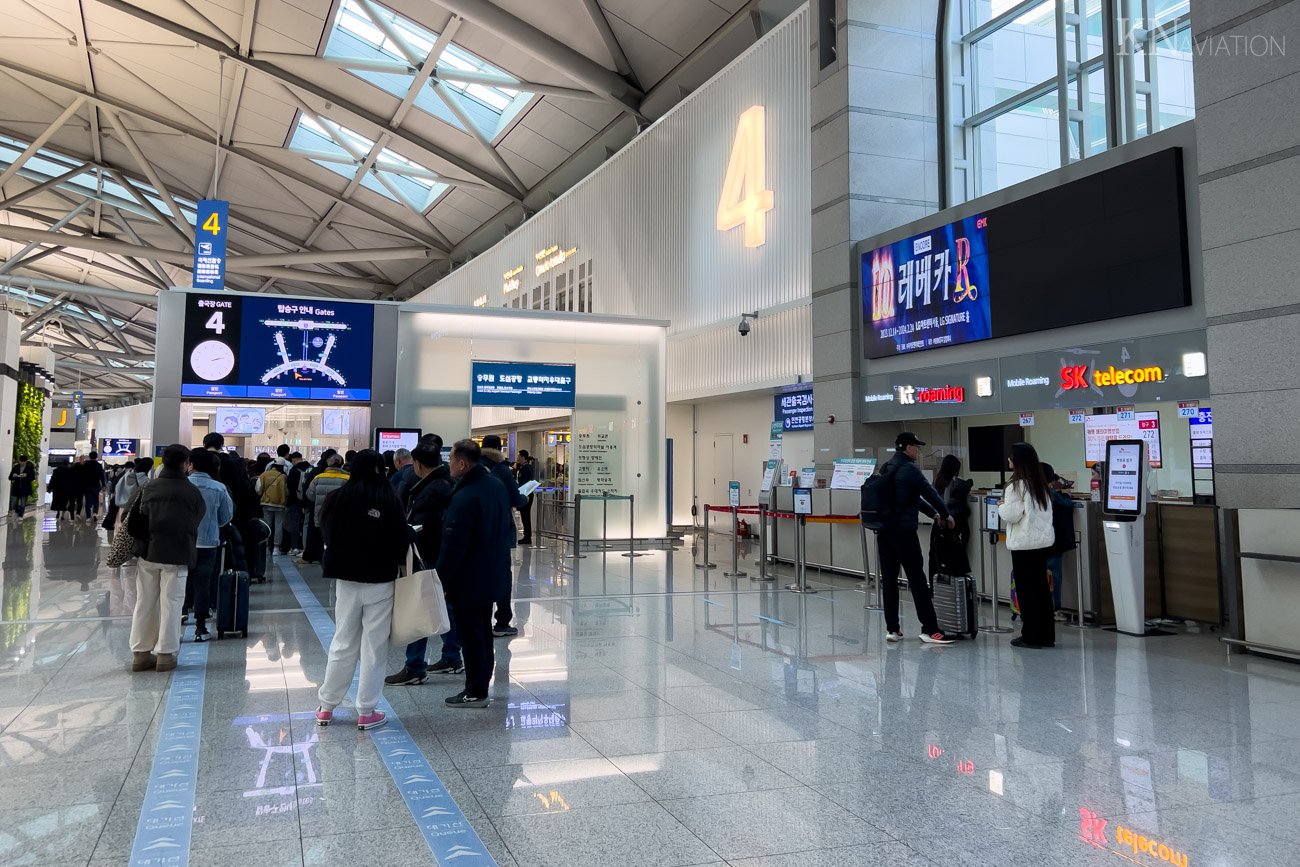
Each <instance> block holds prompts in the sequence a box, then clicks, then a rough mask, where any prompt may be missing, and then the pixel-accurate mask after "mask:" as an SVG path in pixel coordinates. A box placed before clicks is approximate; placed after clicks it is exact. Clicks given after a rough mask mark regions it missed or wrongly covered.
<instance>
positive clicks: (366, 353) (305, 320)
mask: <svg viewBox="0 0 1300 867" xmlns="http://www.w3.org/2000/svg"><path fill="white" fill-rule="evenodd" d="M373 344H374V308H373V307H371V305H369V304H356V303H346V302H339V301H333V300H331V301H323V300H319V299H293V298H266V297H255V296H243V295H235V294H231V293H223V294H220V295H200V294H196V293H188V294H187V295H186V298H185V342H184V360H183V369H182V371H181V395H182V396H184V397H213V398H221V397H239V398H260V399H266V400H315V401H334V400H369V399H370V370H371V364H372V363H373V358H372V356H373Z"/></svg>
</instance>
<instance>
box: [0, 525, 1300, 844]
mask: <svg viewBox="0 0 1300 867" xmlns="http://www.w3.org/2000/svg"><path fill="white" fill-rule="evenodd" d="M688 541H689V540H688ZM106 544H107V539H106V536H105V533H104V532H103V531H102V530H98V529H93V528H90V527H88V526H85V525H77V524H72V523H65V524H63V525H59V524H56V523H55V522H54V521H53V519H52V518H49V517H46V516H44V515H36V516H31V515H29V517H28V518H27V519H26V520H25V521H23V522H14V521H12V520H11V521H9V522H7V523H2V524H0V545H2V546H3V552H4V560H3V568H2V572H0V574H2V576H3V577H2V581H3V584H2V586H0V780H2V781H3V783H4V785H3V786H0V865H11V864H42V865H51V864H54V865H64V864H67V865H73V864H75V865H87V864H94V865H99V864H103V865H110V864H111V865H121V864H127V863H132V862H131V853H132V848H133V844H134V843H135V840H136V836H137V831H138V829H139V828H140V827H141V822H140V817H141V811H142V805H143V804H144V802H145V798H146V790H147V788H148V786H149V780H150V774H151V772H152V771H153V769H154V767H155V760H156V759H158V758H159V756H160V753H161V751H162V746H163V744H164V743H165V741H164V740H163V739H161V738H160V731H161V730H162V728H163V725H164V723H165V721H166V718H167V708H168V704H167V701H168V697H169V689H170V688H171V684H172V683H173V681H174V676H172V675H160V674H156V673H145V674H134V675H133V674H131V673H129V672H128V670H127V669H128V662H129V653H128V652H127V635H128V632H129V626H130V610H131V606H132V605H133V601H134V592H135V591H134V567H133V566H128V567H126V568H125V569H123V570H120V573H119V572H118V571H114V570H112V569H109V568H107V566H105V565H104V563H103V559H104V556H105V554H106ZM722 556H723V553H722V552H721V551H719V552H717V553H716V554H715V555H714V557H713V559H714V560H715V562H722V559H721V558H722ZM515 559H516V563H517V586H516V600H517V603H516V619H517V622H518V624H519V625H520V627H521V634H520V636H519V637H518V638H515V639H513V640H510V641H506V640H500V641H498V642H497V648H498V655H497V663H496V679H495V681H494V685H493V699H494V700H493V703H492V705H491V707H489V708H488V709H487V710H481V711H467V710H449V709H447V708H445V707H444V706H443V699H444V698H445V697H446V696H447V695H450V694H452V693H453V692H456V691H458V689H459V688H460V684H459V681H458V680H457V679H455V678H445V679H442V680H438V681H433V680H431V681H430V682H428V683H426V684H424V685H421V686H413V687H398V688H393V687H390V688H388V689H387V690H386V693H385V697H386V698H387V700H388V702H389V703H390V704H391V706H392V708H393V710H394V711H395V712H396V716H397V717H398V718H399V720H400V723H401V729H402V730H404V731H405V732H407V733H409V735H410V738H411V742H412V743H413V749H412V750H408V751H407V752H415V753H418V754H419V757H422V759H423V760H424V761H427V766H428V768H430V769H431V770H432V772H433V774H434V775H436V778H437V780H436V782H438V783H440V784H441V785H442V786H445V788H446V791H447V792H448V793H450V798H451V799H452V800H454V803H455V806H457V807H459V810H460V812H461V813H463V816H464V819H465V820H466V822H467V823H468V828H469V830H472V835H471V836H473V835H476V837H477V840H476V843H477V844H480V845H477V846H474V847H462V848H461V849H460V850H459V851H455V852H453V853H452V854H451V855H450V856H449V855H448V854H447V852H446V851H442V854H441V857H442V863H454V864H475V863H479V864H486V863H491V862H492V861H495V862H496V863H497V864H502V865H511V864H519V865H611V864H617V865H642V864H644V865H664V867H668V865H706V864H731V865H744V867H759V865H763V867H776V865H792V867H793V865H799V867H811V865H823V864H825V865H832V864H833V865H857V864H862V865H867V864H882V865H893V867H914V865H932V864H933V865H951V864H962V865H984V864H988V865H994V864H997V865H1007V864H1011V865H1035V867H1051V865H1087V864H1103V863H1115V864H1118V863H1121V861H1120V859H1122V861H1123V862H1127V863H1130V864H1132V863H1136V864H1151V865H1158V864H1164V863H1173V864H1185V865H1219V867H1232V865H1243V867H1244V865H1258V864H1264V863H1291V862H1292V861H1294V860H1295V853H1296V852H1300V830H1297V829H1298V828H1300V825H1297V823H1296V822H1295V819H1294V817H1295V815H1296V813H1297V811H1300V666H1296V665H1291V664H1287V663H1282V662H1275V661H1271V660H1266V659H1262V658H1258V657H1250V656H1240V655H1233V656H1229V655H1227V654H1226V653H1225V651H1224V648H1223V646H1222V645H1221V644H1220V643H1219V642H1218V641H1217V639H1216V637H1215V636H1213V635H1211V634H1209V633H1205V632H1201V633H1196V634H1193V633H1187V632H1183V631H1182V630H1178V634H1176V635H1173V636H1169V637H1160V638H1149V639H1137V638H1130V637H1126V636H1119V635H1116V634H1114V633H1108V632H1102V631H1098V630H1086V631H1078V630H1074V629H1068V628H1062V629H1061V630H1060V631H1059V633H1058V644H1057V647H1056V649H1055V650H1051V651H1017V650H1016V649H1014V648H1012V647H1010V646H1009V645H1008V638H1009V637H1010V636H1005V635H991V634H989V635H982V636H981V637H979V638H978V639H976V640H975V641H973V642H964V643H962V644H960V645H956V646H953V647H942V648H939V647H930V646H924V645H922V644H920V642H918V641H916V640H915V639H912V640H909V641H907V642H905V643H903V644H902V645H889V644H886V642H885V641H884V627H883V623H882V621H881V618H880V615H879V613H878V612H875V611H870V610H865V609H864V607H863V601H864V597H863V595H862V594H860V593H858V592H855V588H854V582H851V581H847V580H841V579H832V578H821V577H819V576H817V575H816V574H815V573H814V574H813V575H812V580H813V581H814V582H815V583H816V584H817V585H818V587H819V589H820V591H821V592H819V593H817V594H816V595H810V596H800V595H796V594H792V593H789V592H787V591H785V590H783V589H779V588H781V587H782V586H783V585H784V583H785V581H779V582H777V583H775V584H767V585H762V584H757V583H754V582H751V581H749V580H748V579H741V580H740V581H738V582H733V581H732V580H731V579H727V578H725V577H724V576H723V575H722V574H721V572H722V570H721V569H718V570H714V571H710V572H705V571H702V570H697V569H695V568H693V565H692V553H691V551H690V549H689V546H688V547H687V548H684V549H681V550H678V551H676V552H655V553H651V554H649V555H647V556H644V557H641V558H638V559H636V560H629V559H627V558H623V557H621V556H619V555H618V554H617V553H611V554H609V555H607V556H606V555H601V554H591V555H589V556H588V557H587V558H586V559H584V560H580V561H574V560H572V559H562V558H557V556H556V554H555V553H554V552H552V551H550V550H547V549H540V550H538V549H522V550H519V551H517V552H516V555H515ZM277 561H278V562H277V567H276V569H275V570H274V573H273V574H274V580H273V581H272V582H271V583H269V584H266V585H258V586H255V587H254V588H253V591H252V592H253V618H252V623H251V632H252V635H251V637H250V638H249V639H247V640H240V639H227V640H224V641H214V642H211V643H209V644H208V645H207V658H206V663H205V664H204V665H202V675H203V684H204V686H203V700H202V710H201V713H198V714H196V722H197V724H198V726H199V735H198V737H199V740H198V743H199V750H198V770H197V779H196V781H195V783H196V785H195V788H194V795H193V797H194V809H193V820H192V824H191V826H190V828H189V831H190V834H189V837H190V839H189V845H188V849H187V850H186V851H182V852H175V853H173V854H172V858H173V859H174V860H172V861H170V862H169V863H175V864H186V863H188V864H194V865H198V864H222V865H232V864H233V865H241V864H250V865H251V864H257V865H268V867H269V865H303V867H305V865H314V864H326V863H339V862H357V861H362V862H365V861H369V862H377V863H382V864H385V865H400V864H408V863H409V864H432V863H439V862H438V860H437V858H436V857H435V854H434V853H435V851H440V850H435V848H434V847H432V845H431V844H430V843H429V842H428V839H427V838H426V837H425V836H424V835H423V834H422V833H421V831H420V828H419V826H418V823H417V813H418V811H416V812H413V810H412V807H411V805H410V804H409V803H408V801H407V800H405V799H404V797H403V795H402V793H401V791H399V786H398V785H397V783H396V779H397V778H396V777H395V776H394V774H393V773H392V772H390V769H389V767H388V766H387V765H386V764H385V761H384V758H383V757H382V756H381V754H380V750H379V749H377V747H376V743H377V741H376V737H377V734H378V733H377V732H372V733H361V732H358V731H357V730H356V729H355V728H354V727H351V726H348V725H335V726H332V727H330V728H328V729H318V728H317V727H316V726H315V725H314V724H313V720H312V719H311V714H310V711H312V710H314V709H315V706H316V701H315V686H316V685H317V684H318V683H319V681H320V678H321V676H322V672H323V669H324V659H325V654H324V650H323V649H322V646H321V641H320V638H319V635H318V632H317V631H316V629H315V628H314V627H313V625H312V623H311V622H310V621H309V618H308V616H307V613H305V612H304V604H303V603H304V598H303V596H302V595H300V594H301V593H306V594H309V595H308V596H307V598H306V600H305V601H306V602H307V603H308V605H307V607H308V608H312V607H315V605H316V603H317V602H319V603H321V604H323V605H324V606H325V609H326V610H327V611H328V610H329V608H330V604H331V601H332V600H331V591H332V587H331V584H330V582H328V581H325V580H323V579H321V578H320V576H319V572H318V570H316V569H314V568H313V567H301V568H298V567H294V566H293V565H292V564H290V563H289V562H288V561H287V560H285V561H280V558H277ZM750 565H751V567H752V563H751V564H750ZM751 571H753V570H752V568H751ZM295 586H296V587H297V589H298V591H299V593H295ZM904 616H905V618H910V612H905V613H904ZM191 633H192V627H191V628H190V629H188V630H187V638H188V636H189V635H190V634H191ZM390 664H391V670H396V669H397V668H399V667H400V666H401V652H400V650H398V649H393V650H392V652H391V654H390ZM182 670H183V671H184V670H185V669H182ZM340 710H341V713H340V716H344V717H346V716H347V715H348V714H349V713H350V711H348V710H347V709H346V708H341V709H340ZM343 711H346V713H345V712H343ZM378 731H384V730H382V729H381V730H378ZM1286 853H1291V854H1290V855H1289V856H1288V855H1287V854H1286ZM159 863H161V862H159Z"/></svg>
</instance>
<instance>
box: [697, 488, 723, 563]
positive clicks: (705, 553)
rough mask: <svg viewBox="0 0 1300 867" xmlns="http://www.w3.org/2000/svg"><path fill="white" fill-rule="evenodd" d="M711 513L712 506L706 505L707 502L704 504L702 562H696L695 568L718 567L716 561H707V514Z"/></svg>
mask: <svg viewBox="0 0 1300 867" xmlns="http://www.w3.org/2000/svg"><path fill="white" fill-rule="evenodd" d="M712 513H713V507H712V506H710V505H707V504H706V505H705V506H704V542H703V544H704V562H703V563H696V564H695V568H696V569H717V568H718V564H717V563H710V562H709V516H710V515H711V514H712Z"/></svg>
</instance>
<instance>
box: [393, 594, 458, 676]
mask: <svg viewBox="0 0 1300 867" xmlns="http://www.w3.org/2000/svg"><path fill="white" fill-rule="evenodd" d="M447 616H448V618H449V619H450V620H451V629H448V630H447V631H446V632H444V633H443V634H442V659H441V661H442V662H460V642H459V641H457V639H456V615H455V614H453V613H452V611H451V605H450V604H449V605H448V606H447ZM428 648H429V639H427V638H421V639H419V640H418V641H412V642H411V643H410V644H408V645H406V670H407V671H409V672H411V673H412V674H423V673H424V672H426V671H428V670H429V662H428V660H426V659H425V658H424V653H425V651H426V650H428Z"/></svg>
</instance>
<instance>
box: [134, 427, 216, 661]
mask: <svg viewBox="0 0 1300 867" xmlns="http://www.w3.org/2000/svg"><path fill="white" fill-rule="evenodd" d="M189 461H190V450H189V449H187V448H186V447H185V446H182V445H170V446H168V447H167V448H165V449H163V462H162V468H161V469H160V470H159V471H158V477H157V478H156V479H154V480H153V481H152V482H150V483H149V485H148V487H146V488H145V489H144V490H143V491H142V492H141V494H140V505H139V506H138V507H137V509H136V511H137V512H138V516H136V517H134V518H131V517H128V521H127V525H126V527H125V530H126V532H128V533H130V534H131V536H132V537H134V538H135V539H137V540H139V541H141V542H145V543H147V548H146V550H145V553H144V556H142V557H141V558H140V559H139V561H138V563H137V565H136V572H135V587H136V597H135V611H134V613H133V614H132V615H131V653H132V660H131V670H132V671H149V670H151V669H156V670H158V671H171V670H172V669H173V668H175V667H176V654H178V653H179V652H180V649H181V605H182V603H183V602H184V601H185V578H186V575H187V573H188V572H189V570H190V569H192V568H194V564H195V556H196V555H195V546H196V544H197V543H198V535H199V523H200V522H201V521H202V520H203V516H204V514H205V513H206V511H207V507H206V506H205V505H204V503H203V494H201V493H200V492H199V489H198V488H196V487H194V485H192V484H190V482H189V479H187V478H186V476H185V472H186V469H187V468H188V466H189Z"/></svg>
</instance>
